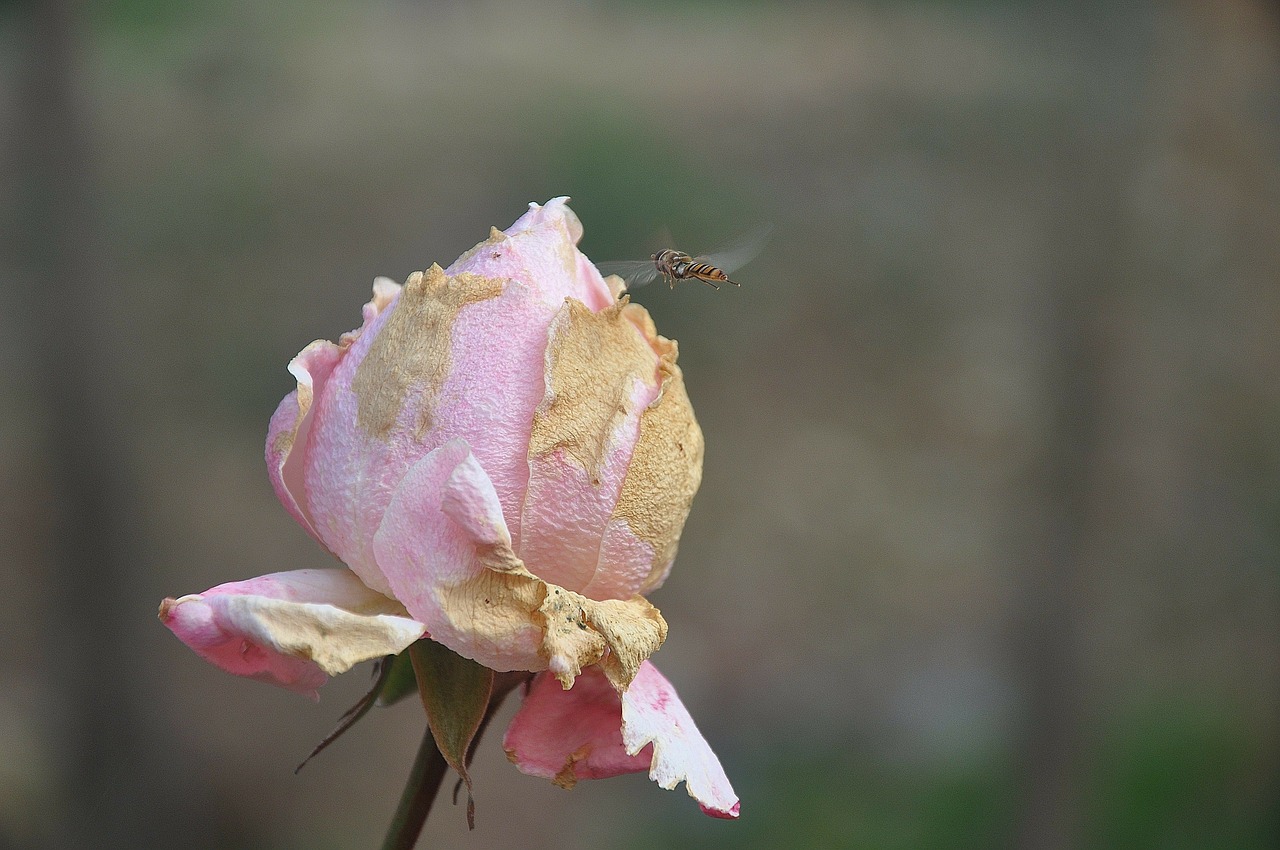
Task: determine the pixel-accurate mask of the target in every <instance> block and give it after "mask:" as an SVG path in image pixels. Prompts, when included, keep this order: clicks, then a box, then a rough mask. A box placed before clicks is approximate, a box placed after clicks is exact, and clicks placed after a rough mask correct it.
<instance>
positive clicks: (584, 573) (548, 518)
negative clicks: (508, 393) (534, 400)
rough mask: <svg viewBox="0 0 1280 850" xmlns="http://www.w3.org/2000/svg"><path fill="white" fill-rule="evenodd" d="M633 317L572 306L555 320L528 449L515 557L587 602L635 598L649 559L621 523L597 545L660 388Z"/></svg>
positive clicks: (653, 358)
mask: <svg viewBox="0 0 1280 850" xmlns="http://www.w3.org/2000/svg"><path fill="white" fill-rule="evenodd" d="M635 315H637V313H636V308H625V309H624V308H623V307H622V306H621V305H618V306H617V307H615V308H612V309H609V310H605V311H601V312H599V313H591V312H590V311H589V310H587V309H585V308H584V306H583V305H582V304H580V303H578V302H575V301H570V302H567V303H565V304H564V306H563V307H562V308H561V310H560V311H559V312H558V313H557V314H556V318H555V320H554V321H553V322H552V323H551V327H550V330H549V341H548V348H547V356H546V379H545V384H546V390H545V394H544V396H543V399H542V402H541V404H540V405H539V406H538V409H537V412H536V416H535V419H534V422H533V432H532V437H531V442H530V448H529V488H528V493H527V495H526V497H525V500H524V514H523V517H522V525H521V538H520V548H519V549H518V552H519V554H520V557H521V558H522V559H524V561H525V564H526V565H527V566H528V567H529V569H530V570H531V571H532V572H533V573H535V574H536V575H537V576H539V577H540V578H543V579H545V580H547V581H549V582H553V583H555V584H558V585H561V586H562V587H567V588H569V589H570V590H574V591H577V592H579V593H582V594H584V595H586V596H588V597H590V598H592V599H625V598H628V597H630V596H632V595H634V594H635V593H637V592H638V591H639V589H640V587H641V586H642V585H643V584H644V582H645V580H646V579H647V578H648V576H649V575H650V572H651V571H652V568H653V561H654V559H655V556H656V553H655V551H654V548H653V547H652V546H650V545H648V544H647V543H645V542H644V541H642V540H640V539H638V538H637V537H636V536H635V535H634V534H633V533H631V529H630V528H629V527H628V526H627V524H626V522H625V521H621V520H619V521H616V522H615V523H614V526H615V527H614V528H613V529H612V530H610V531H609V534H608V539H607V540H606V530H607V529H609V527H610V521H611V519H613V518H614V513H615V508H616V507H617V505H618V499H619V496H620V494H621V492H622V489H623V484H624V482H625V480H626V478H627V475H628V472H629V470H630V466H631V462H632V459H633V456H634V451H635V447H636V444H637V441H638V439H639V436H640V429H641V419H642V417H643V416H644V414H645V412H646V409H647V408H648V407H649V405H650V404H651V403H653V402H654V401H655V399H657V397H658V395H659V392H660V391H661V387H662V384H661V378H660V374H659V365H660V356H659V354H658V352H657V351H655V350H654V348H653V345H652V342H651V341H650V340H649V339H648V338H647V337H646V335H645V333H644V330H643V328H642V327H641V326H639V325H637V324H636V323H635V321H634V319H633V318H632V317H633V316H635ZM606 353H607V355H608V356H606ZM652 498H653V499H655V500H664V499H667V494H666V493H662V492H655V493H653V494H652ZM606 542H607V543H608V544H609V545H608V546H607V547H606V546H605V543H606Z"/></svg>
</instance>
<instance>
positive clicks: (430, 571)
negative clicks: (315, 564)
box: [373, 440, 546, 671]
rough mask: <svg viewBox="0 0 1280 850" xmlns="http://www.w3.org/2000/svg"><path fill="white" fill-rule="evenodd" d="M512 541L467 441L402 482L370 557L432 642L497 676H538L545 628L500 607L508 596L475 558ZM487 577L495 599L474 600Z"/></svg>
mask: <svg viewBox="0 0 1280 850" xmlns="http://www.w3.org/2000/svg"><path fill="white" fill-rule="evenodd" d="M510 541H511V537H510V535H509V534H508V533H507V527H506V523H505V522H504V520H503V517H502V507H501V505H500V504H499V502H498V497H497V492H496V491H495V490H494V487H493V484H492V482H490V480H489V477H488V476H487V475H486V474H485V471H484V469H483V468H482V467H481V466H480V464H479V463H478V462H477V461H476V459H475V457H474V456H473V455H472V454H471V450H470V448H469V447H468V446H467V444H466V442H465V441H463V440H451V441H449V442H448V443H445V444H444V445H443V446H441V447H439V448H438V449H436V450H434V451H432V452H430V453H428V454H427V455H426V456H425V457H423V458H422V459H421V460H419V461H418V462H417V463H416V464H414V466H413V468H412V469H410V470H409V473H408V474H407V475H405V476H404V478H403V480H402V481H401V483H400V487H399V488H397V490H396V492H395V495H394V496H393V497H392V499H391V504H390V505H389V506H388V507H387V510H386V513H385V515H384V517H383V521H382V524H381V526H380V527H379V528H378V531H377V534H375V535H374V539H373V550H374V553H375V555H376V557H377V560H378V564H379V565H380V567H381V569H382V573H383V575H385V576H386V578H387V581H388V583H389V584H390V586H391V591H392V593H393V594H394V595H395V597H396V598H397V599H399V600H400V601H402V602H403V603H404V605H405V607H406V608H407V609H408V610H409V612H410V613H411V614H412V615H413V616H414V617H415V618H417V619H418V620H420V621H422V622H423V623H424V624H426V627H427V629H428V630H429V631H430V633H431V637H432V638H433V639H434V640H437V641H439V642H440V643H442V644H444V645H445V646H447V647H449V648H450V649H452V650H453V651H454V652H457V653H458V654H460V655H464V656H466V657H467V658H471V659H474V660H476V661H478V662H480V663H481V664H483V665H485V666H486V667H490V668H492V669H494V670H501V671H507V670H537V669H543V668H545V667H546V660H545V659H543V658H541V657H540V655H539V648H540V646H541V644H542V629H541V628H539V627H538V626H537V625H536V624H535V623H534V622H533V621H532V620H530V619H529V618H528V617H527V616H519V615H518V614H513V613H512V611H511V610H510V609H509V608H508V607H507V606H506V605H504V603H503V599H504V597H503V594H506V593H508V592H509V589H508V588H506V587H504V586H502V585H501V577H500V576H498V574H496V573H493V571H492V570H490V569H489V567H488V566H486V564H485V563H484V562H483V561H482V560H481V557H480V555H481V553H482V552H484V551H492V550H493V549H494V548H495V547H502V548H503V549H505V550H506V551H508V552H509V551H510ZM490 576H494V584H493V587H492V595H490V596H487V597H486V596H485V595H484V594H483V593H481V594H479V595H476V594H475V588H477V587H481V586H482V585H481V583H482V582H483V581H484V580H485V579H486V578H488V577H490ZM535 607H536V606H535Z"/></svg>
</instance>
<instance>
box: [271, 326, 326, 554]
mask: <svg viewBox="0 0 1280 850" xmlns="http://www.w3.org/2000/svg"><path fill="white" fill-rule="evenodd" d="M341 359H342V349H341V348H340V347H338V346H336V345H334V344H333V343H331V342H327V341H325V340H322V339H320V340H316V341H315V342H313V343H311V344H310V345H308V346H307V347H306V348H304V349H302V351H301V352H299V354H298V356H297V357H295V358H293V360H292V361H290V363H289V371H290V372H291V373H292V374H293V376H294V378H296V379H297V381H298V388H297V389H296V390H294V391H293V392H291V393H289V394H288V395H287V396H285V397H284V399H283V400H282V401H281V402H280V405H279V406H278V407H277V408H276V412H275V414H274V415H273V416H272V417H271V424H270V425H269V426H268V427H267V474H268V476H269V477H270V478H271V486H272V487H274V488H275V491H276V497H277V498H279V499H280V502H281V504H283V505H284V506H285V509H286V510H288V511H289V513H290V514H292V515H293V518H294V519H296V520H297V521H298V523H299V524H300V525H301V526H302V527H303V528H305V529H306V530H307V532H308V533H309V534H310V535H311V536H312V537H314V538H315V539H316V540H317V541H318V542H319V543H320V545H321V546H324V545H325V543H324V540H323V539H321V537H320V535H319V534H318V533H316V529H315V524H314V523H313V522H312V520H311V513H310V511H309V510H308V507H307V493H306V486H305V484H304V482H303V470H304V469H305V467H306V457H307V446H308V438H309V436H310V433H311V425H312V421H313V417H312V406H313V403H314V401H315V399H316V397H317V396H318V395H319V394H320V393H321V392H323V390H324V385H325V381H327V380H328V378H329V375H330V374H331V373H332V372H333V369H334V367H335V366H337V365H338V361H340V360H341Z"/></svg>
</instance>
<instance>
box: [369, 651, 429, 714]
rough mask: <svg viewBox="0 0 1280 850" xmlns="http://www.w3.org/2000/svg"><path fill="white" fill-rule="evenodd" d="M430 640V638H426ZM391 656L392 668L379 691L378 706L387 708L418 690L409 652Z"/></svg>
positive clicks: (390, 664) (390, 663) (389, 665)
mask: <svg viewBox="0 0 1280 850" xmlns="http://www.w3.org/2000/svg"><path fill="white" fill-rule="evenodd" d="M424 640H430V638H424ZM388 658H390V661H389V662H387V666H388V667H389V668H390V670H389V671H388V673H387V675H386V678H385V681H384V683H383V685H382V690H381V691H379V692H378V706H379V707H380V708H385V707H387V706H389V705H395V704H396V703H397V702H399V701H400V700H402V699H404V698H405V697H407V696H408V695H409V694H413V693H417V692H418V679H417V677H416V676H414V674H413V662H412V661H411V660H410V658H409V653H408V652H402V653H400V654H399V655H397V656H395V657H394V658H391V657H390V656H388Z"/></svg>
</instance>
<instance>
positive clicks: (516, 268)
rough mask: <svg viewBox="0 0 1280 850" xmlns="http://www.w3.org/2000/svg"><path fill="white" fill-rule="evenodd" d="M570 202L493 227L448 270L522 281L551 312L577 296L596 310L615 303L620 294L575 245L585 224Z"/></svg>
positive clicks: (532, 209) (534, 209)
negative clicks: (507, 225) (499, 228)
mask: <svg viewBox="0 0 1280 850" xmlns="http://www.w3.org/2000/svg"><path fill="white" fill-rule="evenodd" d="M568 200H569V199H568V198H567V197H560V198H552V199H551V200H550V201H547V203H546V204H545V205H539V204H529V211H528V212H527V213H525V214H524V215H523V216H521V217H520V218H519V219H517V220H516V222H515V224H513V225H511V226H510V227H508V228H507V230H506V232H505V233H504V232H500V231H499V230H498V229H497V228H494V229H493V230H492V231H491V232H490V234H489V238H488V239H487V240H485V241H484V242H481V243H480V244H479V245H477V246H475V247H474V248H472V249H471V250H470V251H468V252H467V253H465V254H463V255H462V256H461V257H459V258H458V259H457V260H455V261H454V263H453V265H451V266H449V268H448V273H449V274H459V273H461V272H471V273H473V274H478V275H482V276H484V277H496V278H503V279H507V280H514V281H518V282H519V283H521V284H522V285H524V286H525V287H526V288H528V289H529V290H530V291H531V292H535V293H537V294H538V297H540V298H541V299H542V301H543V302H544V303H545V304H546V305H547V306H549V307H550V308H551V309H552V310H555V309H557V308H559V307H560V305H561V304H563V303H564V300H565V299H566V298H575V299H577V300H578V301H581V302H583V303H584V304H586V305H587V306H588V307H590V308H591V309H592V310H603V309H604V308H605V307H608V306H609V305H611V304H613V303H614V301H615V300H616V299H617V293H615V292H613V291H611V290H610V289H609V286H608V284H606V283H605V280H604V278H603V277H601V276H600V272H599V271H598V270H597V269H596V267H595V266H593V265H592V264H591V261H590V260H588V259H587V258H586V256H584V255H583V253H582V252H581V251H579V250H578V249H577V248H576V247H575V246H576V245H577V244H578V241H579V240H581V239H582V222H580V221H579V220H578V217H577V216H576V215H574V213H573V210H571V209H569V207H568V206H567V205H566V204H565V202H566V201H568Z"/></svg>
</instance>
